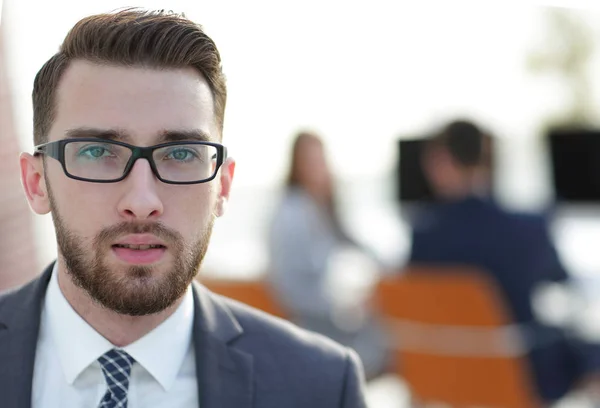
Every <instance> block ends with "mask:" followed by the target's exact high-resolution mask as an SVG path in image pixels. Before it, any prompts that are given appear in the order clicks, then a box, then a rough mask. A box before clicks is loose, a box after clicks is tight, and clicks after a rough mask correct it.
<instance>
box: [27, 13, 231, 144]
mask: <svg viewBox="0 0 600 408" xmlns="http://www.w3.org/2000/svg"><path fill="white" fill-rule="evenodd" d="M74 60H87V61H91V62H94V63H99V64H111V65H122V66H141V67H148V68H187V67H192V68H194V69H196V70H197V71H198V72H199V73H200V74H201V75H203V76H204V78H205V79H206V81H207V82H208V85H209V86H210V89H211V91H212V94H213V98H214V107H215V116H216V121H217V125H218V126H219V131H220V132H222V129H223V120H224V115H225V103H226V100H227V87H226V85H225V76H224V75H223V71H222V69H221V56H220V54H219V51H218V49H217V47H216V45H215V43H214V42H213V40H212V39H211V38H210V37H208V35H206V34H205V33H204V31H203V29H202V27H201V26H200V25H198V24H196V23H194V22H192V21H190V20H188V19H187V18H186V17H185V16H184V15H183V14H176V13H173V12H171V11H164V10H154V11H149V10H142V9H125V10H121V11H117V12H114V13H107V14H98V15H93V16H89V17H86V18H84V19H82V20H80V21H79V22H78V23H77V24H75V26H74V27H73V28H72V29H71V31H69V33H68V34H67V36H66V38H65V40H64V41H63V43H62V45H61V46H60V48H59V51H58V52H57V53H56V54H54V56H52V58H50V59H49V60H48V61H47V62H46V63H45V64H44V65H43V66H42V68H41V69H40V71H39V72H38V73H37V75H36V77H35V80H34V85H33V94H32V99H33V135H34V143H35V144H36V145H37V144H40V143H44V142H45V141H47V138H48V132H49V131H50V128H51V127H52V123H53V121H54V119H55V117H56V90H57V88H58V85H59V83H60V79H61V77H62V75H63V74H64V72H65V70H66V69H67V67H68V66H69V64H70V63H71V62H72V61H74Z"/></svg>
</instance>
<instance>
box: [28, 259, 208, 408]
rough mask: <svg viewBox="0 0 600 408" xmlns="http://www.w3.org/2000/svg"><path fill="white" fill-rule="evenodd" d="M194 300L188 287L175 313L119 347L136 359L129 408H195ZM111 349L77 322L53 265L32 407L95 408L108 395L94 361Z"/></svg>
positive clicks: (41, 331)
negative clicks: (127, 343)
mask: <svg viewBox="0 0 600 408" xmlns="http://www.w3.org/2000/svg"><path fill="white" fill-rule="evenodd" d="M193 321H194V299H193V294H192V288H191V286H190V288H188V291H187V292H186V294H185V296H184V299H183V302H181V304H180V306H179V307H178V308H177V310H176V311H175V312H174V313H173V314H172V315H171V316H170V317H169V318H168V319H167V320H165V321H164V322H162V323H161V324H160V325H159V326H158V327H156V328H155V329H154V330H152V331H151V332H150V333H148V334H146V335H145V336H144V337H142V338H141V339H139V340H137V341H136V342H134V343H132V344H130V345H128V346H126V347H123V350H125V351H126V352H127V353H129V355H131V357H133V358H134V359H135V361H136V362H135V363H134V364H133V367H132V370H131V379H130V382H129V392H128V401H129V402H128V408H140V407H144V408H153V407H156V408H163V407H164V408H167V407H168V408H177V407H186V408H189V407H198V386H197V381H196V364H195V353H194V347H193V343H192V327H193ZM112 348H115V346H114V345H112V344H111V343H110V342H109V341H108V340H106V339H105V338H104V337H102V336H101V335H100V334H99V333H98V332H96V331H95V330H94V329H93V328H92V327H91V326H90V325H89V324H88V323H87V322H86V321H85V320H83V319H82V318H81V316H79V315H78V314H77V313H76V312H75V311H74V310H73V308H72V307H71V305H70V304H69V303H68V301H67V299H66V298H65V297H64V295H63V293H62V292H61V290H60V287H59V286H58V278H57V271H56V266H55V268H54V271H53V273H52V277H51V279H50V283H49V284H48V290H47V292H46V299H45V301H44V306H43V310H42V316H41V322H40V334H39V338H38V343H37V352H36V357H35V368H34V374H33V392H32V408H56V407H61V408H82V407H90V408H94V407H97V406H98V405H99V403H100V400H101V399H102V397H103V396H104V393H105V392H106V390H107V385H106V381H105V379H104V375H103V374H102V370H101V368H100V363H98V361H97V359H98V357H100V356H101V355H102V354H104V353H105V352H107V351H109V350H110V349H112Z"/></svg>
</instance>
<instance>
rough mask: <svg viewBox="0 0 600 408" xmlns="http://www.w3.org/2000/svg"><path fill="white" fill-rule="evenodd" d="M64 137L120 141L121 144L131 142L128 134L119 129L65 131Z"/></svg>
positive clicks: (82, 128) (86, 128)
mask: <svg viewBox="0 0 600 408" xmlns="http://www.w3.org/2000/svg"><path fill="white" fill-rule="evenodd" d="M65 136H66V137H67V138H69V139H71V138H78V137H95V138H98V139H106V140H120V141H122V142H128V141H130V140H131V137H130V136H129V134H127V132H125V131H123V130H121V129H96V128H88V127H81V128H75V129H69V130H67V131H66V133H65Z"/></svg>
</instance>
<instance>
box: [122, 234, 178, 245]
mask: <svg viewBox="0 0 600 408" xmlns="http://www.w3.org/2000/svg"><path fill="white" fill-rule="evenodd" d="M114 245H160V246H163V247H165V248H166V247H167V245H166V244H165V243H164V242H163V241H161V240H160V239H158V238H156V236H154V235H152V234H130V235H126V236H124V237H123V238H121V239H120V240H119V241H118V242H115V243H114V244H113V246H114Z"/></svg>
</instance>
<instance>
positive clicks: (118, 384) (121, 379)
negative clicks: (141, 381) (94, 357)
mask: <svg viewBox="0 0 600 408" xmlns="http://www.w3.org/2000/svg"><path fill="white" fill-rule="evenodd" d="M98 362H99V363H100V366H101V367H102V373H103V374H104V379H105V380H106V384H107V385H108V390H107V391H106V394H104V397H103V398H102V401H100V405H99V408H127V390H128V389H129V378H130V377H131V366H132V365H133V363H134V362H135V360H134V359H133V357H131V356H130V355H129V354H127V352H125V351H123V350H119V349H112V350H109V351H107V352H106V353H104V354H103V355H102V356H100V357H99V358H98Z"/></svg>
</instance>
